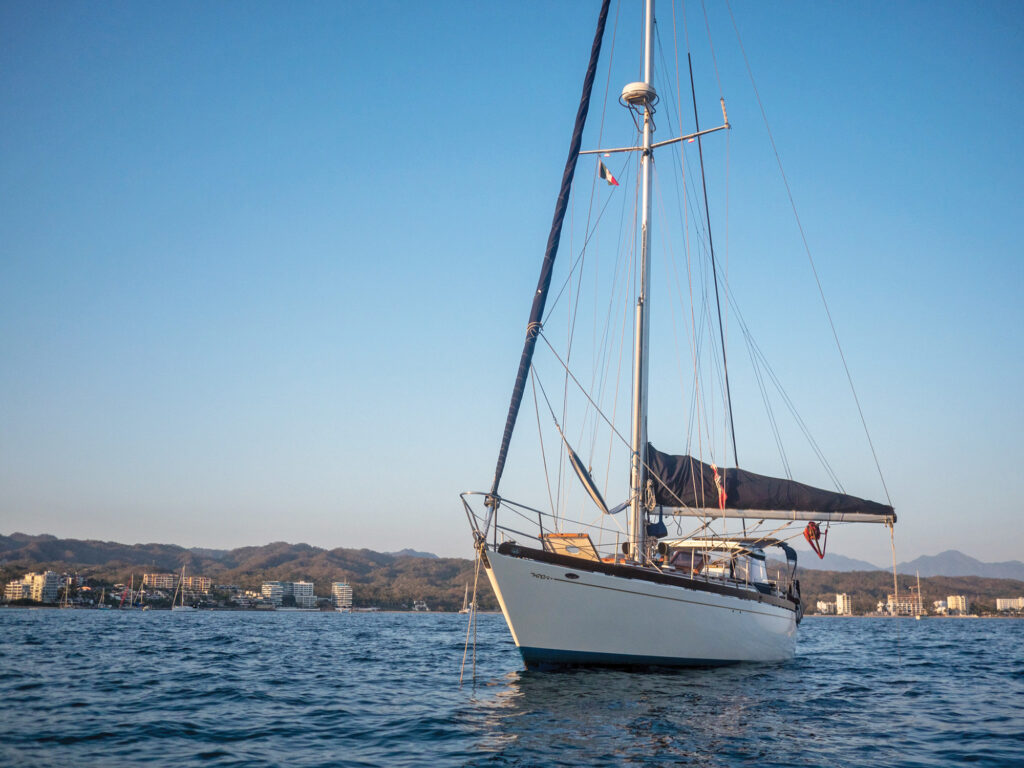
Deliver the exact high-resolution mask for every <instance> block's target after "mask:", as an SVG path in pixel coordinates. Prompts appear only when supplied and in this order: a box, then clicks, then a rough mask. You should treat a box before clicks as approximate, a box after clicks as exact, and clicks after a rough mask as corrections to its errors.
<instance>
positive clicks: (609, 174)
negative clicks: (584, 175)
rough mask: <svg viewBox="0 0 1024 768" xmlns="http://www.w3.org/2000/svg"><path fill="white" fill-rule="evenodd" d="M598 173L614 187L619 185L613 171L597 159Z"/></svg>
mask: <svg viewBox="0 0 1024 768" xmlns="http://www.w3.org/2000/svg"><path fill="white" fill-rule="evenodd" d="M597 175H598V176H600V177H601V178H602V179H604V180H605V181H607V182H608V183H609V184H611V185H612V186H613V187H617V186H619V182H617V181H616V180H615V177H614V176H612V172H611V171H609V170H608V168H607V167H606V166H605V164H604V163H602V162H601V161H600V160H598V161H597Z"/></svg>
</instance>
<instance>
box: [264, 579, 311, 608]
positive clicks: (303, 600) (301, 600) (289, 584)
mask: <svg viewBox="0 0 1024 768" xmlns="http://www.w3.org/2000/svg"><path fill="white" fill-rule="evenodd" d="M262 594H263V597H264V598H266V599H267V600H269V601H270V602H272V603H273V604H274V607H275V608H280V607H281V605H282V604H283V602H284V599H285V598H286V597H293V598H295V607H296V608H316V595H315V594H313V582H311V581H268V582H266V583H265V584H264V585H263V589H262Z"/></svg>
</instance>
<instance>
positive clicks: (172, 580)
mask: <svg viewBox="0 0 1024 768" xmlns="http://www.w3.org/2000/svg"><path fill="white" fill-rule="evenodd" d="M212 584H213V581H212V580H211V579H210V577H209V576H186V577H185V578H184V580H183V581H182V582H181V586H182V587H184V588H185V589H187V590H188V591H190V592H203V593H206V592H209V591H210V586H211V585H212ZM142 586H144V587H149V588H150V589H177V587H178V574H176V573H145V574H143V575H142Z"/></svg>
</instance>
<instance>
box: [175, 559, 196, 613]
mask: <svg viewBox="0 0 1024 768" xmlns="http://www.w3.org/2000/svg"><path fill="white" fill-rule="evenodd" d="M179 594H180V595H181V598H180V600H181V602H179V603H175V599H176V598H178V595H179ZM195 609H196V607H195V606H194V605H185V566H184V565H183V566H181V578H180V579H179V580H178V588H177V589H176V590H175V592H174V597H173V598H171V610H172V611H174V612H181V611H194V610H195Z"/></svg>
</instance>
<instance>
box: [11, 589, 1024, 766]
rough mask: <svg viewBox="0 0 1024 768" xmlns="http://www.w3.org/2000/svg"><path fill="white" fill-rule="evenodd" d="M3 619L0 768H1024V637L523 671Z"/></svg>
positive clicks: (848, 624)
mask: <svg viewBox="0 0 1024 768" xmlns="http://www.w3.org/2000/svg"><path fill="white" fill-rule="evenodd" d="M466 619H467V617H466V616H458V615H451V614H447V615H446V614H386V613H381V614H338V613H323V614H319V613H242V612H239V613H228V612H220V613H217V612H196V613H188V614H172V613H170V612H166V611H159V612H158V611H148V612H128V611H124V612H121V611H86V610H65V611H61V610H19V609H4V610H0V765H2V766H5V767H6V766H18V767H21V766H25V767H26V768H29V767H34V766H55V767H56V766H60V767H62V768H63V767H65V766H75V767H80V766H388V767H389V768H390V767H395V766H462V765H469V766H574V767H575V766H608V765H627V766H662V765H695V766H736V765H744V766H952V765H961V764H965V763H972V764H974V765H979V766H1011V765H1015V766H1020V765H1024V621H1020V620H998V619H993V620H984V619H962V620H955V619H945V620H941V619H929V620H925V621H917V622H915V621H911V620H899V619H816V618H813V617H812V618H808V619H806V620H805V621H804V623H803V625H802V626H801V635H800V641H799V644H798V654H797V657H796V658H795V659H794V660H793V661H792V662H789V663H785V664H774V665H767V666H765V665H740V666H735V667H726V668H718V669H704V670H683V671H647V672H639V673H638V672H623V671H615V670H584V671H567V672H555V673H552V672H540V673H537V672H526V671H524V670H523V667H522V663H521V661H520V657H519V654H518V652H517V651H516V650H515V646H514V645H513V644H512V641H511V638H510V636H509V633H508V630H507V629H506V627H505V623H504V620H503V619H502V617H501V616H500V615H482V616H480V620H479V631H478V633H477V665H476V680H475V683H473V682H472V680H471V676H472V673H471V670H470V666H469V665H467V681H466V683H465V684H464V685H463V686H462V687H460V686H459V669H460V663H461V659H462V651H463V643H464V640H465V636H466V635H465V633H466Z"/></svg>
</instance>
